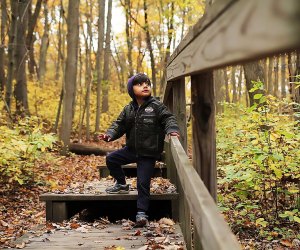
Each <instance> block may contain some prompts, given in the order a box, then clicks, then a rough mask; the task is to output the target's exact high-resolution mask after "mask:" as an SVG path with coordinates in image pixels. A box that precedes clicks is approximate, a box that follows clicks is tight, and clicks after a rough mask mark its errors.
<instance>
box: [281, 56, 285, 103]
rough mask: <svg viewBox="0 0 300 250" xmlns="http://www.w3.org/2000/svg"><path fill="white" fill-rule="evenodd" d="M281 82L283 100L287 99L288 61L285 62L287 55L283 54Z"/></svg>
mask: <svg viewBox="0 0 300 250" xmlns="http://www.w3.org/2000/svg"><path fill="white" fill-rule="evenodd" d="M280 58H281V81H280V83H281V84H280V86H281V88H280V89H281V98H282V99H283V98H286V89H285V87H286V83H285V80H286V62H285V61H286V60H285V54H284V53H283V54H281V57H280Z"/></svg>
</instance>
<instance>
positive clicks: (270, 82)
mask: <svg viewBox="0 0 300 250" xmlns="http://www.w3.org/2000/svg"><path fill="white" fill-rule="evenodd" d="M273 68H274V57H273V56H270V57H269V67H268V84H267V93H268V94H271V95H273V93H274V84H273Z"/></svg>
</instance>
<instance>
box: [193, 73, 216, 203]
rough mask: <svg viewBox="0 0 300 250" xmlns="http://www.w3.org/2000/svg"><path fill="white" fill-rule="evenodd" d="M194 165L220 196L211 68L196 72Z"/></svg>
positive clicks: (209, 186)
mask: <svg viewBox="0 0 300 250" xmlns="http://www.w3.org/2000/svg"><path fill="white" fill-rule="evenodd" d="M191 81H192V85H191V91H192V106H191V108H192V129H193V166H194V168H195V169H196V171H197V172H198V174H199V175H200V177H201V179H202V181H203V182H204V184H205V186H206V188H207V189H208V191H209V192H210V194H211V196H212V197H213V199H214V200H216V198H217V170H216V136H215V103H214V85H213V74H212V72H208V73H203V74H199V75H193V76H192V77H191Z"/></svg>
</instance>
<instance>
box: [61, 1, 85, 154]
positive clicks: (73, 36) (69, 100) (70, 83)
mask: <svg viewBox="0 0 300 250" xmlns="http://www.w3.org/2000/svg"><path fill="white" fill-rule="evenodd" d="M79 3H80V1H79V0H69V6H68V17H67V25H68V34H67V43H68V45H67V60H66V74H65V84H64V99H63V113H62V123H61V133H60V138H61V140H62V141H63V143H64V147H63V150H62V154H64V155H65V154H67V152H68V146H69V144H70V135H71V129H72V120H73V117H72V114H73V103H74V96H75V91H76V80H77V61H78V41H79Z"/></svg>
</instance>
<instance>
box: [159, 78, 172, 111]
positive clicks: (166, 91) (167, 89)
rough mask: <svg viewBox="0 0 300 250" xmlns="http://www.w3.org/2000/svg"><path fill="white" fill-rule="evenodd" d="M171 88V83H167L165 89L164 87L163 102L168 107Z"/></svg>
mask: <svg viewBox="0 0 300 250" xmlns="http://www.w3.org/2000/svg"><path fill="white" fill-rule="evenodd" d="M171 86H172V83H171V82H166V84H165V87H164V91H163V93H162V99H161V100H162V102H163V103H164V104H165V105H167V106H168V103H167V102H168V98H169V94H170V91H171ZM168 107H169V106H168ZM169 108H170V107H169Z"/></svg>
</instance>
